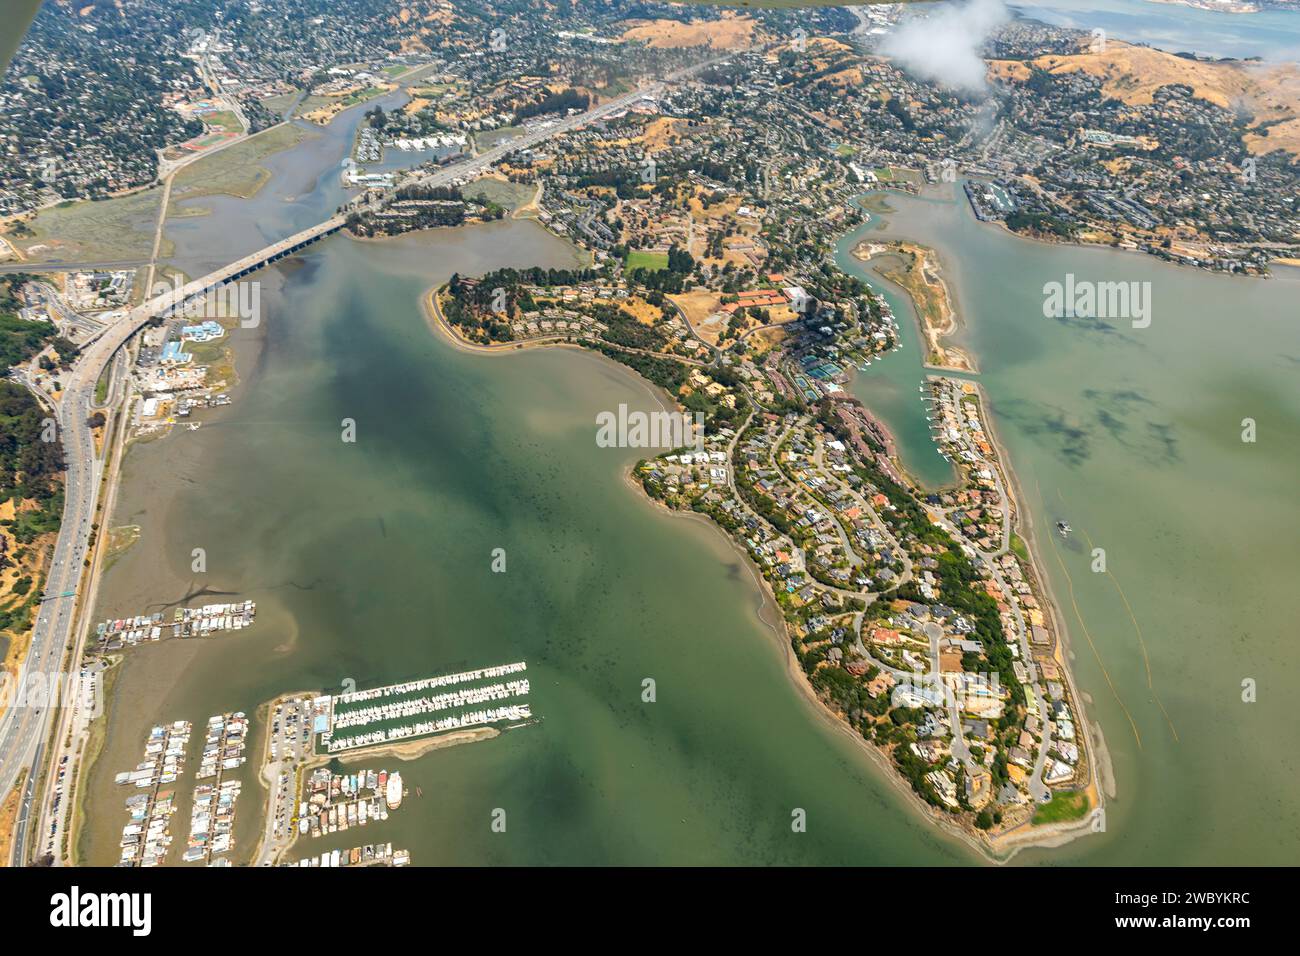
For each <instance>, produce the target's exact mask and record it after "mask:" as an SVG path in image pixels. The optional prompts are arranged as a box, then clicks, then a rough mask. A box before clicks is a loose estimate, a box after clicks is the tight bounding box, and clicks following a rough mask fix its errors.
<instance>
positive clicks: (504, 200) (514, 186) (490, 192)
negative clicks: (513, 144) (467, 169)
mask: <svg viewBox="0 0 1300 956" xmlns="http://www.w3.org/2000/svg"><path fill="white" fill-rule="evenodd" d="M462 191H463V192H464V194H465V195H466V196H469V197H470V198H471V199H478V198H482V199H483V200H484V201H485V202H490V203H496V204H497V205H498V206H501V207H502V208H504V209H506V210H508V211H510V212H514V211H515V210H516V209H518V208H519V207H520V206H523V205H525V204H527V203H528V202H531V201H532V198H533V196H534V195H535V194H536V193H537V187H536V186H532V185H529V184H527V183H512V182H510V181H509V180H505V179H497V178H496V177H494V176H484V177H483V178H482V179H477V180H475V181H474V182H472V183H470V184H469V185H468V186H465V187H464V189H463V190H462Z"/></svg>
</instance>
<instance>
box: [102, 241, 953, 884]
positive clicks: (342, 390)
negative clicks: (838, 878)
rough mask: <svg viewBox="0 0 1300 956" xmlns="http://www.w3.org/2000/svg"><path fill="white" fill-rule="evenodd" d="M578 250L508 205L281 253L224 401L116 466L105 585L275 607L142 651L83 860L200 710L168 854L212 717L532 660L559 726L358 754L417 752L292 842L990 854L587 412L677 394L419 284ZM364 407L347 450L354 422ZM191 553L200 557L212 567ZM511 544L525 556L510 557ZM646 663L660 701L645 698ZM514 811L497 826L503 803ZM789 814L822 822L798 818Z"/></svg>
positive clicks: (246, 805)
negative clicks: (471, 221)
mask: <svg viewBox="0 0 1300 956" xmlns="http://www.w3.org/2000/svg"><path fill="white" fill-rule="evenodd" d="M574 262H576V259H575V252H574V250H573V249H572V247H570V246H568V245H567V244H566V243H564V242H562V241H560V240H559V239H556V238H554V237H551V236H549V235H548V234H546V233H545V232H544V230H542V229H541V227H540V226H538V225H536V224H535V223H531V222H508V223H498V224H493V225H490V226H476V227H466V228H462V229H458V230H437V231H434V232H431V233H426V234H422V235H419V236H412V237H406V238H403V239H400V240H396V241H385V242H382V243H376V242H369V243H362V242H355V241H352V240H349V239H347V238H344V237H335V238H333V239H330V240H327V241H326V242H324V243H321V244H318V245H316V246H313V247H311V248H310V249H309V250H308V251H307V252H306V254H305V255H304V256H303V257H302V258H301V259H299V260H294V261H292V262H290V263H289V264H288V265H285V266H282V267H277V268H276V269H274V270H267V271H264V272H263V273H262V274H261V276H262V278H263V282H264V288H263V304H264V309H263V311H264V314H265V318H264V320H263V322H262V325H261V326H260V327H259V328H258V329H255V330H237V331H236V332H235V333H234V335H233V340H234V344H235V346H236V350H237V352H238V354H239V363H240V369H241V375H242V381H241V383H240V386H239V387H238V388H237V389H236V390H235V394H234V399H235V401H234V404H233V405H231V406H230V407H228V408H225V409H220V410H215V411H207V412H199V413H197V417H198V418H200V419H202V420H204V424H203V425H202V427H201V428H200V429H199V430H198V431H196V432H190V431H185V430H181V431H177V432H176V433H174V434H172V435H170V436H168V437H166V438H163V439H160V440H157V441H154V442H150V443H146V444H142V445H137V446H136V447H134V448H133V449H132V450H131V452H130V453H129V455H128V457H127V459H126V461H125V463H124V486H123V491H122V496H121V498H120V499H119V506H118V509H117V513H116V515H115V523H118V524H127V523H133V524H138V525H140V526H141V529H142V536H141V539H140V541H139V543H138V544H136V545H135V546H134V547H133V548H131V549H130V550H129V551H128V552H126V553H125V554H124V555H122V556H121V557H120V558H118V559H117V561H116V563H115V564H114V565H113V567H112V568H111V570H110V571H109V573H108V574H107V576H106V578H105V581H104V585H103V588H102V590H101V601H100V606H99V609H98V616H99V617H101V618H102V617H108V616H121V615H125V614H134V613H140V612H142V611H145V610H149V611H153V610H165V611H169V609H170V606H171V602H175V601H178V600H180V599H182V598H184V597H186V596H191V602H190V603H191V604H193V603H198V602H200V601H215V600H223V599H225V598H224V597H223V595H226V594H230V595H234V596H237V597H239V598H252V599H254V600H256V601H257V602H258V617H257V621H256V623H255V625H254V626H253V627H252V628H251V629H249V630H246V631H243V632H240V633H238V634H231V635H228V636H222V637H218V638H213V639H209V640H207V641H169V642H163V643H161V644H159V645H154V646H147V647H141V648H136V649H132V650H130V651H128V652H127V655H126V656H127V660H126V663H125V665H124V667H123V670H122V672H121V674H120V675H119V677H118V678H117V680H116V683H115V685H114V689H113V700H114V702H115V703H114V706H113V707H112V710H111V714H110V719H109V726H108V735H107V741H108V742H107V746H106V748H105V751H104V753H103V756H102V757H101V759H100V760H98V761H97V763H96V764H95V767H94V770H93V773H92V776H91V779H90V786H89V801H90V802H89V805H88V808H87V816H86V821H87V826H86V827H85V829H84V831H83V839H82V841H81V844H80V850H81V853H82V857H83V859H85V860H87V861H89V862H92V863H111V862H114V861H115V860H116V858H117V854H118V849H117V842H118V836H119V834H120V830H121V827H122V825H123V824H124V823H125V822H126V813H125V811H124V808H123V803H122V801H123V799H124V798H125V797H126V796H128V795H129V792H128V791H126V790H124V789H122V788H119V787H115V786H114V785H113V783H112V777H113V775H114V774H115V773H116V772H118V771H121V770H125V769H128V768H130V767H133V766H134V765H135V764H136V763H137V762H138V761H139V760H140V758H141V755H142V753H143V746H144V740H145V735H146V734H147V731H148V728H149V726H150V725H151V724H152V723H154V722H158V721H164V720H174V719H188V720H191V721H193V722H194V724H195V739H193V740H192V741H191V746H190V750H189V756H188V760H187V766H186V778H185V780H184V785H183V786H182V787H180V788H178V792H179V794H180V795H181V799H180V803H179V812H178V813H177V814H176V815H175V817H174V818H173V821H172V826H171V832H172V834H173V836H174V838H175V842H174V844H173V848H172V857H171V860H172V861H173V862H174V861H175V860H178V859H179V855H180V852H181V851H182V850H183V848H184V844H185V839H186V837H187V835H188V828H189V802H188V791H189V790H190V789H191V786H192V775H193V772H194V770H195V769H196V768H197V765H198V755H199V752H200V751H201V742H202V733H201V730H202V726H203V724H204V722H205V721H206V719H207V718H208V717H209V716H211V715H213V714H216V713H219V712H222V711H232V710H244V711H246V712H248V713H250V714H252V713H254V712H255V710H256V708H257V707H258V706H259V705H260V704H261V703H263V702H264V701H267V700H269V699H270V698H272V697H274V696H275V695H277V694H280V693H284V692H288V691H300V690H317V689H324V690H334V691H337V690H339V689H341V686H342V684H343V682H344V681H345V680H348V679H351V680H355V681H356V682H357V685H358V686H360V687H367V686H373V685H377V684H381V683H387V682H391V681H396V680H401V679H403V678H410V677H419V676H424V675H430V674H437V673H444V672H448V671H452V670H457V669H461V668H466V667H478V666H487V665H492V664H498V663H505V662H508V661H513V660H519V659H523V660H526V661H527V662H528V673H529V676H530V679H531V681H532V688H533V689H532V693H531V703H532V706H533V709H534V712H535V713H536V714H538V715H540V716H541V717H542V721H541V722H540V723H539V724H537V725H535V726H532V727H527V728H523V729H519V730H515V731H511V732H509V733H507V734H505V735H503V736H501V737H499V738H497V739H495V740H491V741H485V742H480V743H474V744H467V745H462V746H459V747H455V748H452V749H448V750H444V751H437V752H434V753H431V754H428V755H426V756H424V757H422V758H420V759H418V760H416V761H413V762H410V763H406V762H398V761H396V760H394V759H392V758H385V759H381V760H376V761H370V762H366V763H363V764H361V766H386V767H388V768H389V769H390V770H391V769H397V768H398V767H399V766H400V769H401V770H402V772H403V777H404V779H405V781H406V784H407V788H408V791H409V796H408V798H407V800H406V801H405V802H404V803H403V805H402V807H401V809H400V810H399V811H398V812H397V813H395V814H393V815H392V816H391V817H390V818H389V820H388V821H386V822H384V823H379V824H372V825H369V826H367V827H365V828H363V829H360V830H351V831H349V832H348V833H346V834H337V835H335V836H334V837H331V838H323V839H319V840H314V841H312V840H303V841H301V842H300V843H299V844H298V847H297V853H295V854H294V855H295V856H297V855H298V854H302V855H306V854H312V853H317V854H318V853H320V852H321V851H323V850H325V849H330V848H334V847H346V846H352V845H356V844H358V843H370V842H392V843H393V844H394V846H396V847H399V848H408V849H410V850H411V851H412V855H413V859H414V862H415V863H417V864H485V863H518V864H568V863H608V864H625V863H643V864H660V863H674V864H704V863H745V864H750V863H752V864H759V863H792V864H803V863H840V864H851V863H861V864H923V863H958V862H973V861H974V859H975V857H974V854H972V853H971V852H970V851H969V850H968V849H966V848H965V847H963V846H962V845H960V844H958V843H956V842H955V841H953V840H952V839H950V838H947V837H944V836H942V835H941V834H940V833H939V832H938V831H937V830H936V829H935V828H934V827H933V826H931V825H930V824H928V823H927V822H925V821H924V820H923V819H922V818H921V817H920V815H919V814H918V813H917V812H916V811H915V810H913V809H912V808H911V807H910V806H909V805H907V804H905V802H904V799H903V797H902V796H901V795H900V793H899V791H898V789H897V785H896V784H895V783H894V782H893V781H892V780H891V779H889V778H888V777H887V776H886V775H885V774H883V773H881V772H880V770H879V768H877V767H876V766H874V765H873V764H872V763H871V761H870V760H869V759H868V758H867V756H866V754H865V753H864V752H863V749H862V747H861V746H860V745H859V744H858V743H857V742H856V741H854V740H853V739H851V738H850V737H849V736H847V735H846V734H845V733H844V732H843V731H842V730H841V729H840V728H839V727H837V726H836V725H834V724H832V723H830V722H829V721H828V720H826V719H825V718H824V717H823V716H822V715H821V714H820V712H819V711H818V710H817V709H815V708H814V707H813V706H812V705H811V704H810V702H809V700H808V699H807V698H806V696H805V695H804V692H803V691H802V690H801V689H800V687H799V686H798V685H797V684H796V683H795V681H794V680H793V679H792V677H791V673H790V670H789V665H788V662H787V659H786V654H785V649H784V648H783V647H782V646H781V644H780V642H779V641H778V639H777V637H776V635H775V632H774V631H773V630H772V629H771V628H770V627H769V626H768V625H767V624H766V623H764V621H765V619H766V620H770V619H771V618H772V612H771V609H770V608H767V609H765V608H764V607H763V596H762V592H761V590H760V589H759V587H758V585H757V583H756V581H755V579H754V578H753V577H752V574H751V572H750V570H749V569H748V568H747V567H746V565H745V564H744V561H743V559H742V557H741V555H740V554H739V553H738V552H736V551H735V550H733V548H732V547H731V546H730V545H729V544H728V543H727V542H726V540H725V539H724V538H723V537H722V536H721V534H720V533H719V532H718V531H717V530H716V529H714V528H713V527H711V526H709V525H707V524H705V523H704V522H703V521H700V520H696V519H693V518H689V517H681V516H671V515H668V514H666V513H664V512H662V511H660V510H658V509H656V508H655V507H654V506H653V505H651V504H650V503H648V502H647V501H646V500H644V498H643V496H641V494H640V492H639V491H637V490H635V489H634V488H633V487H632V486H631V485H630V484H628V483H627V481H626V479H625V474H626V471H627V469H628V467H629V466H630V465H631V464H632V463H633V462H634V461H635V460H636V458H637V457H639V456H638V453H637V452H636V451H635V450H617V449H602V448H598V447H597V446H596V443H595V416H596V414H597V412H599V411H602V410H612V409H615V408H617V406H618V404H619V403H621V402H626V403H628V404H629V405H630V406H631V407H633V408H642V409H646V410H653V409H656V408H658V407H660V398H659V397H658V396H656V395H655V393H654V392H652V390H651V389H650V388H649V387H648V386H647V385H645V383H643V382H642V381H641V380H640V379H638V378H637V377H636V376H635V375H633V374H632V373H630V372H629V371H628V370H626V369H623V368H621V367H620V366H616V365H614V364H613V363H611V362H609V361H607V360H605V359H603V358H600V357H597V356H593V355H590V354H587V353H584V352H580V351H577V350H572V349H553V350H531V351H527V352H521V353H515V354H509V355H504V356H485V355H475V354H468V353H465V352H462V351H458V350H457V349H455V348H454V347H453V346H452V345H451V344H450V343H448V342H446V341H445V340H443V339H441V338H439V337H438V336H437V335H435V333H434V332H432V331H431V330H430V328H429V326H428V324H427V322H426V320H425V317H424V315H423V314H422V311H421V308H420V304H419V303H420V297H421V295H422V294H423V292H424V291H425V290H426V289H427V288H428V287H430V286H431V285H433V284H434V283H436V282H440V281H442V280H445V279H446V278H447V276H448V275H450V274H451V272H453V271H460V272H462V273H467V274H475V273H481V272H483V271H486V270H489V269H492V268H495V267H497V266H501V265H516V266H523V265H532V264H539V265H553V266H563V265H570V264H573V263H574ZM344 419H352V420H354V421H355V423H356V437H357V440H356V442H355V444H345V443H344V442H343V441H342V440H341V437H340V436H341V423H342V421H343V420H344ZM195 548H203V549H204V551H205V555H206V561H207V571H206V573H204V574H195V573H193V572H192V571H191V567H192V560H193V558H192V554H193V549H195ZM494 548H504V549H505V551H506V555H507V571H506V573H505V574H494V573H492V572H491V569H490V563H491V555H492V550H493V549H494ZM200 589H205V592H204V593H203V594H202V595H200ZM647 678H651V679H653V680H654V681H655V682H656V696H657V701H656V702H654V703H644V702H643V701H642V686H643V685H642V682H643V681H644V680H645V679H647ZM264 730H265V728H264V724H263V723H262V722H261V721H259V722H258V723H257V725H256V726H255V728H254V734H253V741H252V747H251V748H250V751H249V754H250V760H249V763H248V765H247V766H246V767H245V768H243V770H242V772H241V774H240V776H241V779H243V780H244V781H245V784H244V792H243V794H242V795H241V797H240V803H239V805H238V813H237V831H236V839H237V844H238V847H237V851H236V853H235V855H234V859H235V860H236V861H240V860H243V859H246V858H247V855H248V854H250V853H251V851H252V847H253V843H254V841H255V839H256V832H257V824H258V821H257V819H256V818H257V817H258V816H260V811H261V808H262V805H263V800H264V795H265V794H264V791H263V790H262V789H261V788H260V787H259V785H258V784H257V783H256V782H255V780H254V770H255V765H256V763H257V760H256V756H257V754H258V753H260V748H261V744H262V740H263V735H264ZM417 788H418V790H419V792H420V795H418V796H417V795H416V793H417ZM498 808H500V809H502V810H504V811H505V813H506V824H507V826H506V832H505V833H494V832H492V830H491V828H490V823H491V820H492V814H493V811H494V810H496V809H498ZM795 808H801V809H803V810H805V811H806V812H807V817H808V831H807V832H806V833H802V834H797V833H794V832H792V828H791V814H792V811H793V810H794V809H795Z"/></svg>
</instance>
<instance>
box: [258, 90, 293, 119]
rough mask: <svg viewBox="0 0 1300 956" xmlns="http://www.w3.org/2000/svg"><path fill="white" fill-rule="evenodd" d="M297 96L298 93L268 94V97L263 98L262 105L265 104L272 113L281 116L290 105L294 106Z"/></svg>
mask: <svg viewBox="0 0 1300 956" xmlns="http://www.w3.org/2000/svg"><path fill="white" fill-rule="evenodd" d="M297 98H298V94H297V93H280V94H278V95H276V96H268V97H267V98H266V99H264V100H262V105H263V106H265V107H266V108H267V109H268V110H270V111H271V112H272V113H275V114H276V115H277V116H279V115H281V114H283V113H284V111H285V110H287V109H288V108H289V107H290V106H292V105H293V101H294V100H296V99H297Z"/></svg>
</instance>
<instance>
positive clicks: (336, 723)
mask: <svg viewBox="0 0 1300 956" xmlns="http://www.w3.org/2000/svg"><path fill="white" fill-rule="evenodd" d="M526 668H527V665H526V664H525V663H524V662H523V661H517V662H516V663H513V664H503V665H501V666H499V667H489V668H484V669H480V670H473V671H463V672H461V673H458V674H446V675H443V676H440V677H427V678H424V679H422V680H416V681H406V682H403V683H399V684H389V685H387V686H384V687H375V688H372V689H370V690H363V691H353V692H352V693H348V694H339V695H337V696H334V697H330V698H329V699H328V702H327V703H326V705H325V707H324V715H323V716H324V721H325V725H326V726H325V729H324V730H323V731H322V732H321V733H320V735H319V737H318V738H317V752H318V753H328V754H337V753H343V752H346V751H349V750H358V749H361V748H363V747H372V746H376V745H382V744H392V743H400V742H405V741H409V740H416V739H419V738H422V737H429V736H432V735H435V734H439V733H444V732H447V731H454V730H464V729H469V728H473V727H486V726H490V725H492V724H500V723H507V722H521V721H528V720H531V719H532V711H531V709H530V708H529V705H528V703H527V702H526V701H522V700H521V698H524V697H527V696H528V691H529V684H528V678H527V677H524V676H522V675H523V672H524V671H525V670H526ZM499 678H505V679H504V680H502V679H499Z"/></svg>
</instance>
